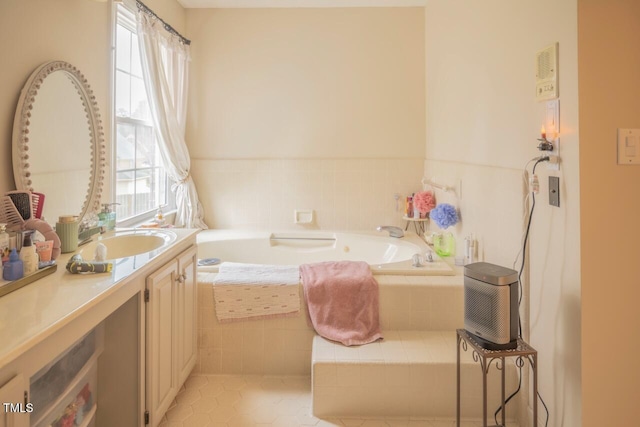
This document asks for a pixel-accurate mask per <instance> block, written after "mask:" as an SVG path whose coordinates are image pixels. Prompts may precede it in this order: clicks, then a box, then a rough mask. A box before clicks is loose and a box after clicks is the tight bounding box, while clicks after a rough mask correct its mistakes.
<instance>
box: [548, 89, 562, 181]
mask: <svg viewBox="0 0 640 427" xmlns="http://www.w3.org/2000/svg"><path fill="white" fill-rule="evenodd" d="M544 128H545V130H546V131H547V139H549V140H550V141H551V142H552V143H553V151H550V152H547V153H545V154H546V155H548V156H549V157H551V156H555V157H557V159H556V161H555V162H547V169H549V170H556V171H557V170H560V136H559V135H560V101H559V100H558V99H554V100H551V101H547V103H546V105H545V118H544ZM551 138H553V139H551Z"/></svg>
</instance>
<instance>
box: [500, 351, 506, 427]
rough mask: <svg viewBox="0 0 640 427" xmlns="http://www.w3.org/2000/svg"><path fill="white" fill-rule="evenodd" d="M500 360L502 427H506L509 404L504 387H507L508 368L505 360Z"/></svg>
mask: <svg viewBox="0 0 640 427" xmlns="http://www.w3.org/2000/svg"><path fill="white" fill-rule="evenodd" d="M500 360H501V361H502V427H505V426H506V425H507V422H506V421H505V418H506V415H505V414H506V412H507V404H506V402H505V401H504V387H505V375H506V374H505V371H506V370H507V367H506V366H505V365H504V362H505V358H504V357H501V358H500Z"/></svg>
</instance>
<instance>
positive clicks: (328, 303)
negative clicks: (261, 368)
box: [300, 261, 382, 346]
mask: <svg viewBox="0 0 640 427" xmlns="http://www.w3.org/2000/svg"><path fill="white" fill-rule="evenodd" d="M300 276H301V277H302V286H303V289H304V296H305V299H306V301H307V306H308V308H309V317H310V318H311V323H312V324H313V327H314V329H315V330H316V332H317V333H318V334H320V335H321V336H323V337H325V338H327V339H330V340H332V341H338V342H341V343H342V344H344V345H347V346H350V345H362V344H367V343H370V342H373V341H376V340H377V339H380V338H382V333H381V332H380V314H379V295H378V282H376V280H375V279H374V278H373V275H372V274H371V270H370V268H369V264H367V263H365V262H360V261H337V262H334V261H329V262H320V263H315V264H302V265H301V266H300Z"/></svg>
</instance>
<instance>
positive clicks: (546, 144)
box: [538, 126, 558, 151]
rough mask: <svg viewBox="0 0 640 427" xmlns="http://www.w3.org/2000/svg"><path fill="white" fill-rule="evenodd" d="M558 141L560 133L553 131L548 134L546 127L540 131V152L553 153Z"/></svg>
mask: <svg viewBox="0 0 640 427" xmlns="http://www.w3.org/2000/svg"><path fill="white" fill-rule="evenodd" d="M556 139H558V132H556V131H555V129H552V130H551V132H549V133H547V131H546V130H545V128H544V126H542V128H541V129H540V138H538V141H540V143H539V144H538V150H540V151H553V141H555V140H556Z"/></svg>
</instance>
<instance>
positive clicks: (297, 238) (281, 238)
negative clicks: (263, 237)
mask: <svg viewBox="0 0 640 427" xmlns="http://www.w3.org/2000/svg"><path fill="white" fill-rule="evenodd" d="M269 240H320V241H327V242H335V241H336V238H335V237H273V236H271V237H269Z"/></svg>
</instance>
